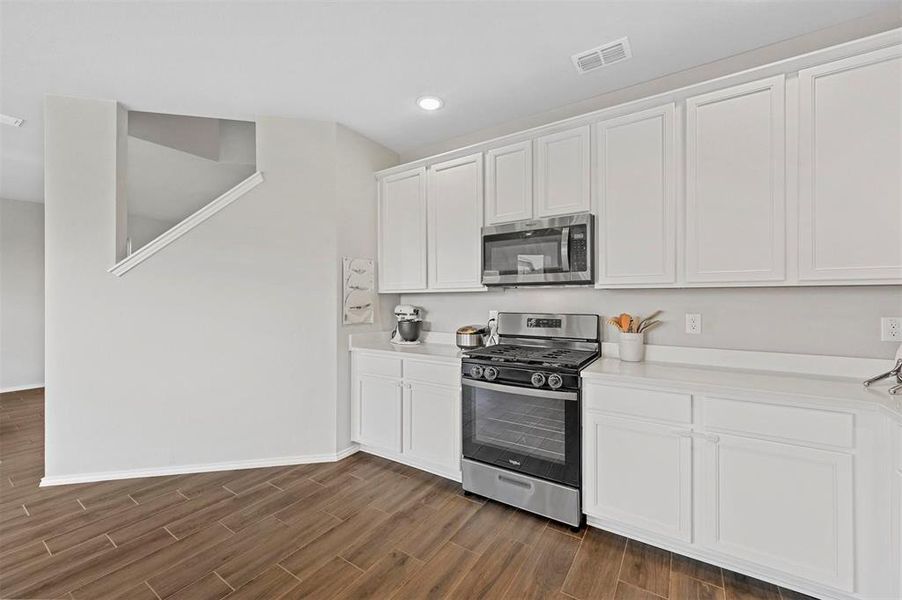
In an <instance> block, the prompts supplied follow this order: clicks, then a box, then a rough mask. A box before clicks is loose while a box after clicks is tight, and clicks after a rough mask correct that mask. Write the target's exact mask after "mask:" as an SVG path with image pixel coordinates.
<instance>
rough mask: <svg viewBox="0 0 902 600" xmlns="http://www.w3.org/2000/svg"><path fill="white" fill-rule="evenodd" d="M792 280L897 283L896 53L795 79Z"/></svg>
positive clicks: (899, 119) (900, 264) (900, 208)
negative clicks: (795, 276)
mask: <svg viewBox="0 0 902 600" xmlns="http://www.w3.org/2000/svg"><path fill="white" fill-rule="evenodd" d="M799 244H800V245H799V278H800V279H801V280H803V281H804V280H862V279H871V280H887V279H891V280H902V46H893V47H889V48H884V49H882V50H878V51H876V52H870V53H868V54H862V55H860V56H855V57H852V58H847V59H845V60H840V61H836V62H832V63H828V64H825V65H820V66H817V67H814V68H811V69H805V70H803V71H800V72H799Z"/></svg>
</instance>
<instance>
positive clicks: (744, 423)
mask: <svg viewBox="0 0 902 600" xmlns="http://www.w3.org/2000/svg"><path fill="white" fill-rule="evenodd" d="M702 415H703V416H702V419H703V423H704V425H705V427H707V428H711V429H719V430H723V431H731V432H735V433H740V434H747V435H752V436H762V437H769V438H775V439H781V440H787V441H793V442H802V443H809V444H820V445H825V446H836V447H839V448H852V447H854V445H855V417H854V415H852V414H849V413H841V412H832V411H826V410H818V409H813V408H800V407H797V406H779V405H776V404H761V403H757V402H747V401H743V400H729V399H726V398H703V399H702Z"/></svg>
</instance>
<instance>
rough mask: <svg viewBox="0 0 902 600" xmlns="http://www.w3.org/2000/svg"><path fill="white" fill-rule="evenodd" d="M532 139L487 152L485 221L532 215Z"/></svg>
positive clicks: (495, 223) (487, 223)
mask: <svg viewBox="0 0 902 600" xmlns="http://www.w3.org/2000/svg"><path fill="white" fill-rule="evenodd" d="M532 160H533V159H532V140H526V141H524V142H517V143H516V144H509V145H507V146H502V147H501V148H492V149H490V150H488V151H486V153H485V224H486V225H497V224H499V223H509V222H511V221H520V220H523V219H531V218H532V203H533V198H532Z"/></svg>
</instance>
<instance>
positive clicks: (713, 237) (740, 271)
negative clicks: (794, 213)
mask: <svg viewBox="0 0 902 600" xmlns="http://www.w3.org/2000/svg"><path fill="white" fill-rule="evenodd" d="M783 82H784V77H783V76H782V75H780V76H777V77H771V78H768V79H763V80H760V81H754V82H751V83H746V84H742V85H738V86H735V87H731V88H727V89H723V90H718V91H716V92H711V93H708V94H703V95H701V96H695V97H692V98H689V99H687V100H686V280H687V281H688V282H690V283H704V282H754V281H783V280H784V278H785V273H786V264H785V263H786V259H785V252H786V207H785V191H784V172H785V162H784V145H785V137H786V136H785V131H784V85H783Z"/></svg>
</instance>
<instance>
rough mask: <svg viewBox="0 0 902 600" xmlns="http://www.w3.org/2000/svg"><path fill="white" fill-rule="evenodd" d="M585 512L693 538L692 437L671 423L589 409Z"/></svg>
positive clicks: (585, 438) (684, 538)
mask: <svg viewBox="0 0 902 600" xmlns="http://www.w3.org/2000/svg"><path fill="white" fill-rule="evenodd" d="M584 421H585V422H584V428H585V429H584V434H583V486H584V487H583V504H584V507H583V510H584V511H585V512H586V514H588V515H590V516H594V517H600V518H605V519H613V520H615V521H619V522H621V523H628V524H630V525H634V526H636V527H641V528H642V529H645V530H648V531H652V532H655V533H659V534H662V535H666V536H668V537H670V538H673V539H678V540H682V541H687V542H688V541H691V540H692V438H691V436H690V435H689V434H688V433H689V432H688V430H686V431H685V432H681V431H680V430H677V429H674V428H673V427H669V426H666V425H659V424H656V423H648V422H644V421H638V420H634V419H624V418H620V417H613V416H610V415H605V414H602V413H598V412H595V411H585V413H584Z"/></svg>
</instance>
